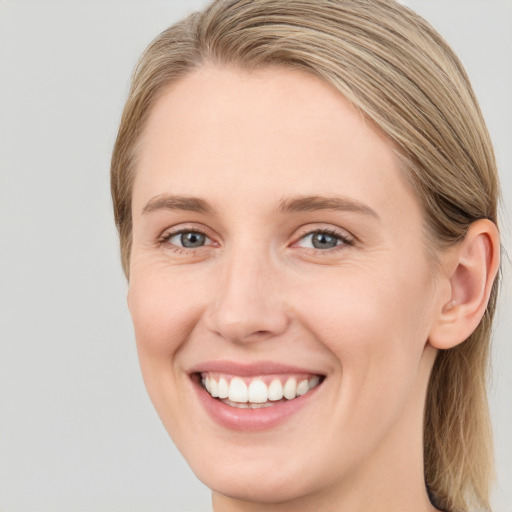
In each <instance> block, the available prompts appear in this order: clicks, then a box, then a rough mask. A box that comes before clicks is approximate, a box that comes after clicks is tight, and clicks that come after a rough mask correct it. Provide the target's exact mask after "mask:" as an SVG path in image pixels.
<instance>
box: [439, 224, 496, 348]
mask: <svg viewBox="0 0 512 512" xmlns="http://www.w3.org/2000/svg"><path fill="white" fill-rule="evenodd" d="M448 256H449V258H448V259H449V262H450V263H449V264H448V266H447V268H446V273H445V274H444V276H443V279H446V280H447V284H448V289H449V294H447V295H448V296H449V299H448V300H446V297H447V295H445V296H444V298H443V300H442V301H441V304H440V306H439V311H438V316H437V317H436V319H435V321H434V325H433V327H432V330H431V332H430V336H429V343H430V345H432V346H433V347H435V348H438V349H448V348H452V347H454V346H455V345H458V344H459V343H462V342H463V341H465V340H466V339H467V338H468V337H469V336H470V335H471V334H472V332H473V331H474V330H475V329H476V328H477V326H478V324H479V323H480V320H481V319H482V316H483V315H484V312H485V309H486V307H487V303H488V301H489V295H490V293H491V288H492V284H493V282H494V279H495V277H496V274H497V272H498V268H499V259H500V257H499V256H500V241H499V234H498V228H497V227H496V225H495V224H494V223H493V222H491V221H490V220H487V219H482V220H478V221H476V222H474V223H473V224H471V226H470V228H469V230H468V232H467V233H466V236H465V237H464V239H463V240H462V241H461V242H459V243H458V244H456V245H455V246H454V247H452V248H451V249H450V250H449V254H448Z"/></svg>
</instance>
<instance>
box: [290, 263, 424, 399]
mask: <svg viewBox="0 0 512 512" xmlns="http://www.w3.org/2000/svg"><path fill="white" fill-rule="evenodd" d="M407 275H408V274H407V273H404V274H402V273H400V272H398V269H397V271H396V272H393V271H392V270H390V269H388V275H387V276H383V275H382V274H380V273H378V272H369V271H368V268H367V269H365V272H364V273H363V272H361V273H358V272H346V273H345V274H344V275H343V277H342V278H340V279H339V280H338V282H336V283H333V285H332V286H330V287H329V288H327V289H326V288H325V287H320V286H318V287H316V286H310V287H309V289H308V293H306V292H305V290H304V291H303V292H302V293H300V292H298V293H296V295H297V296H299V297H302V299H301V304H300V308H301V310H302V311H303V312H307V314H306V313H304V315H302V317H303V318H305V319H307V320H306V321H307V322H308V324H307V328H308V329H309V330H311V331H312V332H314V333H315V335H316V337H317V338H318V339H320V340H321V341H322V343H323V345H324V346H326V347H327V348H328V349H329V350H330V351H331V352H332V353H333V355H334V357H335V359H337V361H338V364H339V367H340V370H341V371H340V372H339V375H340V379H341V380H340V384H341V382H342V383H343V384H342V385H341V388H342V389H343V390H344V392H345V391H346V397H345V398H346V399H347V400H355V399H356V395H357V397H358V398H359V399H360V398H361V394H363V395H368V400H369V401H371V400H372V397H373V400H375V396H376V395H377V396H382V397H383V398H385V399H386V401H389V397H390V396H396V397H398V396H404V395H405V394H406V393H407V392H408V389H410V387H411V386H412V385H413V383H414V380H415V379H416V378H417V369H418V364H419V361H420V359H421V357H422V354H423V350H424V346H425V343H426V341H427V338H428V332H429V326H430V322H429V314H428V310H429V301H430V299H429V297H428V293H427V292H426V291H425V290H426V289H428V286H426V282H425V279H424V277H423V276H419V275H418V274H417V275H416V278H409V279H407ZM390 368H393V371H392V372H391V371H389V369H390Z"/></svg>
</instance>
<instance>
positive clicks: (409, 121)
mask: <svg viewBox="0 0 512 512" xmlns="http://www.w3.org/2000/svg"><path fill="white" fill-rule="evenodd" d="M112 193H113V200H114V209H115V216H116V223H117V226H118V229H119V234H120V241H121V250H122V261H123V268H124V270H125V273H126V275H127V277H128V279H129V284H130V286H129V292H128V303H129V308H130V312H131V315H132V319H133V322H134V327H135V333H136V338H137V346H138V352H139V359H140V363H141V368H142V373H143V376H144V380H145V383H146V386H147V389H148V392H149V395H150V397H151V399H152V401H153V403H154V405H155V407H156V409H157V411H158V413H159V415H160V417H161V419H162V421H163V423H164V425H165V427H166V428H167V430H168V431H169V433H170V435H171V437H172V438H173V440H174V442H175V443H176V445H177V446H178V448H179V449H180V451H181V452H182V453H183V455H184V457H185V458H186V459H187V461H188V462H189V464H190V466H191V467H192V469H193V471H194V472H195V473H196V475H197V476H198V477H199V478H200V479H201V480H202V481H203V482H204V483H205V484H206V485H208V486H209V487H210V488H211V489H212V492H213V507H214V510H215V512H222V511H230V510H279V511H285V510H305V511H306V510H314V511H324V510H325V511H331V510H343V511H355V510H366V511H368V510H371V511H391V510H393V511H399V510H403V511H412V510H414V511H420V510H421V511H423V510H436V509H438V510H447V511H466V510H470V509H471V510H473V509H482V510H488V509H489V505H488V486H489V478H490V475H491V473H492V443H491V438H490V428H489V422H488V411H487V402H486V368H487V362H488V344H489V336H490V328H491V322H492V316H493V312H494V308H495V299H496V294H497V286H498V285H497V279H496V275H497V272H498V266H499V235H498V229H497V227H496V217H497V215H496V209H497V205H496V202H497V196H498V183H497V173H496V165H495V161H494V156H493V152H492V147H491V143H490V141H489V137H488V134H487V131H486V128H485V124H484V122H483V120H482V117H481V114H480V110H479V108H478V105H477V102H476V99H475V97H474V94H473V92H472V90H471V87H470V85H469V83H468V80H467V77H466V75H465V73H464V70H463V69H462V66H461V65H460V63H459V61H458V60H457V58H456V57H455V56H454V55H453V53H452V51H451V50H450V49H449V48H448V47H447V45H446V44H445V43H444V41H443V40H442V39H441V38H440V36H439V35H438V34H437V33H436V32H434V31H433V29H432V28H431V27H430V26H428V25H427V24H426V23H425V21H424V20H422V19H421V18H420V17H418V16H417V15H416V14H414V13H413V12H411V11H410V10H408V9H406V8H405V7H403V6H400V5H399V4H397V3H395V2H394V1H392V0H371V1H362V0H358V1H356V0H335V1H333V0H321V1H318V2H309V1H305V0H291V1H283V0H256V1H254V0H251V1H249V0H238V1H218V2H215V3H213V4H212V5H211V6H210V7H209V8H207V9H206V10H205V11H204V12H202V13H197V14H195V15H193V16H191V17H189V18H187V19H186V20H183V21H182V22H180V23H177V24H176V25H174V26H172V27H170V28H169V29H168V30H166V31H165V32H163V33H162V34H161V35H160V36H158V37H157V38H156V39H155V41H154V42H153V43H152V44H151V45H150V46H149V48H148V49H147V51H146V52H145V54H144V55H143V57H142V59H141V61H140V64H139V66H138V68H137V70H136V73H135V76H134V79H133V84H132V88H131V91H130V95H129V98H128V101H127V104H126V107H125V110H124V113H123V118H122V121H121V126H120V129H119V134H118V138H117V141H116V145H115V148H114V153H113V159H112Z"/></svg>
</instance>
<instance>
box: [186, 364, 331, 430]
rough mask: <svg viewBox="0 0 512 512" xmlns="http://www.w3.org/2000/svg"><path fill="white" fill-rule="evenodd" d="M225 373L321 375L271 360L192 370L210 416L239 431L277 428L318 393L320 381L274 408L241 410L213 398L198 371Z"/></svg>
mask: <svg viewBox="0 0 512 512" xmlns="http://www.w3.org/2000/svg"><path fill="white" fill-rule="evenodd" d="M208 371H211V372H222V373H228V374H232V375H239V376H251V375H254V376H257V375H266V374H286V373H306V374H311V375H320V374H319V373H317V372H312V371H311V370H307V369H305V368H299V367H295V366H288V365H282V364H277V363H271V362H261V363H250V364H245V363H242V364H241V363H234V362H226V361H211V362H206V363H202V364H201V365H198V366H197V368H194V369H193V370H192V371H191V380H192V383H193V387H194V390H195V392H196V393H197V397H198V399H199V402H200V403H201V405H202V406H203V407H204V408H205V410H206V412H207V413H208V415H209V416H210V417H211V418H212V419H213V420H214V421H215V422H216V423H217V424H219V425H220V426H222V427H224V428H227V429H230V430H236V431H246V432H254V431H262V430H268V429H271V428H273V427H276V426H278V425H280V424H282V423H284V422H286V421H287V420H288V419H289V418H290V417H291V416H293V415H294V414H295V413H297V412H298V411H300V410H301V409H302V408H303V407H305V406H306V405H307V404H308V403H309V402H310V400H311V399H312V398H314V395H316V393H317V391H318V389H319V388H320V387H321V386H322V385H321V384H320V385H319V386H317V387H316V388H314V389H312V390H311V391H309V392H308V393H306V394H305V395H302V396H299V397H297V398H294V399H293V400H289V401H284V402H279V403H276V404H275V405H273V406H272V407H262V408H259V409H240V408H237V407H230V406H229V405H226V404H224V403H223V402H221V401H220V400H219V399H217V398H213V397H212V396H211V395H210V394H209V393H208V392H207V391H206V390H205V389H204V388H203V387H202V385H201V383H200V379H199V373H201V372H208Z"/></svg>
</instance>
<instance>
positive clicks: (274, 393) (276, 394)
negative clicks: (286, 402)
mask: <svg viewBox="0 0 512 512" xmlns="http://www.w3.org/2000/svg"><path fill="white" fill-rule="evenodd" d="M281 398H283V385H282V384H281V381H280V380H279V379H274V380H273V381H272V382H271V383H270V386H269V387H268V399H269V400H271V401H272V402H275V401H276V400H281Z"/></svg>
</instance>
